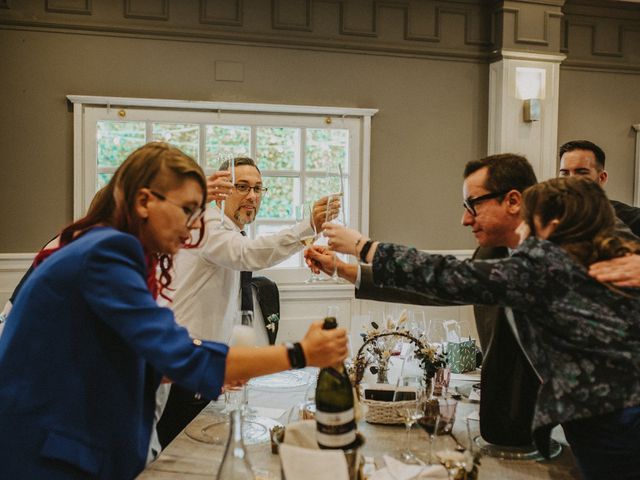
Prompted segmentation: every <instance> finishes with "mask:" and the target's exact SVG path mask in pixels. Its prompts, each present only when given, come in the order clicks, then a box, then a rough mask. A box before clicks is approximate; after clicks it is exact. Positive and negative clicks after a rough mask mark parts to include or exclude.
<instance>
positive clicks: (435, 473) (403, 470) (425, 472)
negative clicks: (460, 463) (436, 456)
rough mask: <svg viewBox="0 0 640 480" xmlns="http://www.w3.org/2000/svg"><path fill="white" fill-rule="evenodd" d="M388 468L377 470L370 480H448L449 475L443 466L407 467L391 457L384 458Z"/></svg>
mask: <svg viewBox="0 0 640 480" xmlns="http://www.w3.org/2000/svg"><path fill="white" fill-rule="evenodd" d="M384 463H385V465H386V467H384V468H381V469H380V470H377V471H376V472H375V473H374V474H373V475H372V476H371V477H370V480H410V479H413V478H421V479H423V480H429V479H433V480H436V479H440V478H441V479H448V478H449V474H448V473H447V470H446V468H444V467H443V466H442V465H407V464H406V463H402V462H401V461H399V460H396V459H395V458H392V457H390V456H389V455H385V456H384Z"/></svg>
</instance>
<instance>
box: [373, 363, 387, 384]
mask: <svg viewBox="0 0 640 480" xmlns="http://www.w3.org/2000/svg"><path fill="white" fill-rule="evenodd" d="M388 374H389V364H388V363H384V364H382V365H378V378H377V380H376V382H377V383H389V378H388V376H387V375H388Z"/></svg>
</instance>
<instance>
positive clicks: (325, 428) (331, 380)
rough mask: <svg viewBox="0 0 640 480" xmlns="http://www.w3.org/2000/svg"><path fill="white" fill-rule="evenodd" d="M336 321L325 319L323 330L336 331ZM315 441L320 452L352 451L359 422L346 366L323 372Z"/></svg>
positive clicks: (320, 378)
mask: <svg viewBox="0 0 640 480" xmlns="http://www.w3.org/2000/svg"><path fill="white" fill-rule="evenodd" d="M337 325H338V323H337V321H336V318H335V317H326V318H325V319H324V325H323V326H322V328H324V329H327V330H329V329H332V328H336V326H337ZM315 418H316V440H317V441H318V445H320V448H342V449H348V448H351V447H352V446H353V445H354V444H355V442H356V422H355V416H354V399H353V389H352V386H351V380H350V379H349V375H348V374H347V371H346V369H345V368H344V364H343V363H339V364H337V365H333V366H331V367H325V368H323V369H322V370H320V374H319V375H318V383H317V386H316V414H315Z"/></svg>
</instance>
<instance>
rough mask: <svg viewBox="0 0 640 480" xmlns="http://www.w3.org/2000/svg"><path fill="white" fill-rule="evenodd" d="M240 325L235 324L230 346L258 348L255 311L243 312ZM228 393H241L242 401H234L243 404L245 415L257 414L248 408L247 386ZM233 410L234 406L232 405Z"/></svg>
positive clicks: (230, 389)
mask: <svg viewBox="0 0 640 480" xmlns="http://www.w3.org/2000/svg"><path fill="white" fill-rule="evenodd" d="M239 313H240V323H239V324H235V325H234V326H233V329H232V331H231V338H230V339H229V342H228V343H229V345H232V346H241V347H255V346H256V331H255V330H254V328H253V311H252V310H241V311H240V312H239ZM226 390H227V391H229V392H230V394H231V392H234V391H240V392H241V394H240V400H237V399H234V400H235V403H241V405H242V406H241V407H240V408H241V410H242V414H243V415H253V414H255V410H252V409H250V408H249V406H248V403H249V402H248V392H247V385H246V384H244V385H243V386H242V387H231V388H227V389H226ZM225 400H228V399H227V394H226V391H225ZM231 407H232V409H233V405H231Z"/></svg>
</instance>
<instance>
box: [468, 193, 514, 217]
mask: <svg viewBox="0 0 640 480" xmlns="http://www.w3.org/2000/svg"><path fill="white" fill-rule="evenodd" d="M510 191H511V190H505V191H503V192H492V193H487V194H486V195H480V196H479V197H475V198H467V199H465V200H463V201H462V206H463V207H464V208H465V210H466V211H467V212H469V215H471V216H472V217H476V216H477V215H478V212H476V205H477V204H478V203H480V202H484V201H485V200H491V199H492V198H498V197H502V196H504V195H506V194H507V193H509V192H510Z"/></svg>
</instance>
